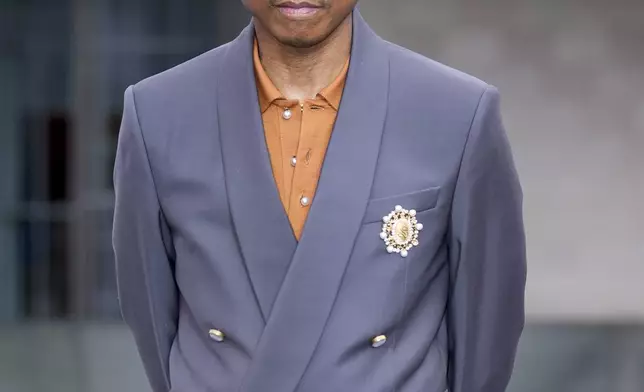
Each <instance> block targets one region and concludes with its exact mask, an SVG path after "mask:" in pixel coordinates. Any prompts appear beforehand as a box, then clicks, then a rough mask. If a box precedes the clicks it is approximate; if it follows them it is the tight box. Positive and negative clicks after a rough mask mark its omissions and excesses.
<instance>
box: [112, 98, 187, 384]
mask: <svg viewBox="0 0 644 392" xmlns="http://www.w3.org/2000/svg"><path fill="white" fill-rule="evenodd" d="M114 188H115V193H116V203H115V211H114V226H113V232H112V242H113V247H114V253H115V260H116V276H117V283H118V294H119V303H120V307H121V313H122V315H123V319H124V320H125V322H126V323H127V324H128V326H129V327H130V329H131V330H132V332H133V335H134V339H135V341H136V345H137V348H138V351H139V354H140V356H141V359H142V361H143V365H144V367H145V371H146V374H147V376H148V379H149V381H150V384H151V386H152V389H153V391H154V392H168V391H169V390H170V380H169V376H168V374H169V373H168V362H169V355H170V348H171V345H172V342H173V340H174V337H175V334H176V329H177V317H178V313H177V312H178V306H177V288H176V284H175V280H174V268H173V258H174V256H173V254H172V246H171V244H170V242H171V241H170V240H169V237H170V236H169V235H168V234H167V233H169V228H168V225H167V223H166V221H165V219H164V216H163V213H162V211H161V207H160V204H159V199H158V196H157V192H156V188H155V183H154V178H153V173H152V169H151V165H150V163H149V160H148V155H147V151H146V145H145V140H144V138H143V132H142V131H141V127H140V123H139V118H138V115H137V111H136V103H135V97H134V89H133V87H130V88H128V89H127V91H126V92H125V104H124V113H123V121H122V125H121V130H120V133H119V140H118V148H117V153H116V162H115V167H114Z"/></svg>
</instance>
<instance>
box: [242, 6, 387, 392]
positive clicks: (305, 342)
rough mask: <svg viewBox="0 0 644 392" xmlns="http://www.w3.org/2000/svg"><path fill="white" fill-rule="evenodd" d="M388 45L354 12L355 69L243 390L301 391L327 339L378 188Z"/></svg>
mask: <svg viewBox="0 0 644 392" xmlns="http://www.w3.org/2000/svg"><path fill="white" fill-rule="evenodd" d="M385 45H386V44H385V43H384V42H383V41H382V40H381V39H380V38H379V37H377V36H376V35H375V33H374V32H373V31H371V29H370V28H369V27H368V26H367V24H366V23H365V22H364V20H363V19H362V17H361V16H360V14H359V13H358V11H357V10H356V11H354V16H353V46H352V53H351V60H350V66H349V73H348V76H347V82H346V85H345V90H344V94H343V98H342V103H341V105H340V111H339V113H338V118H337V121H336V125H335V128H334V131H333V134H332V137H331V141H330V143H329V147H328V150H327V156H326V159H325V162H324V167H323V169H322V173H321V176H320V183H319V186H318V191H317V194H316V195H315V197H314V200H313V204H312V206H311V210H310V212H309V216H308V219H307V222H306V225H305V228H304V231H303V234H302V237H301V239H300V243H299V246H297V250H296V252H295V255H294V256H293V260H292V261H291V265H290V268H289V270H288V273H287V275H286V277H285V279H284V282H283V284H282V287H281V289H280V292H279V294H278V296H277V299H276V301H275V304H274V306H273V311H272V313H271V315H270V318H269V319H268V322H267V325H266V327H265V330H264V334H263V335H262V338H261V339H260V343H259V345H258V348H257V350H256V352H255V354H254V356H253V362H252V364H251V366H250V369H249V372H248V374H247V378H246V380H245V382H244V384H243V386H242V388H241V391H243V392H263V391H283V392H291V391H294V390H295V389H296V387H297V384H298V382H299V380H300V379H301V377H302V375H303V374H304V372H305V370H306V367H307V364H308V363H309V360H310V359H311V357H312V355H313V352H314V350H315V347H316V345H317V343H318V341H319V340H320V338H321V335H322V332H323V329H324V325H325V323H326V320H327V318H328V316H329V314H330V312H331V308H332V306H333V303H334V300H335V297H336V295H337V292H338V290H339V287H340V282H341V280H342V277H343V275H344V271H345V268H346V265H347V263H348V261H349V258H350V256H351V251H352V249H353V245H354V242H355V239H356V236H357V234H358V231H359V229H360V226H361V222H362V218H363V215H364V212H365V209H366V206H367V202H368V199H369V195H370V192H371V185H372V182H373V176H374V172H375V167H376V162H377V159H378V152H379V150H380V142H381V136H382V132H383V127H384V120H385V115H386V111H387V96H388V85H389V60H388V56H387V54H386V53H387V48H386V47H385ZM275 203H277V201H275ZM284 242H286V241H284ZM290 249H291V248H289V250H290ZM276 358H279V360H275V359H276Z"/></svg>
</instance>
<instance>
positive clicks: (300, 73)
mask: <svg viewBox="0 0 644 392" xmlns="http://www.w3.org/2000/svg"><path fill="white" fill-rule="evenodd" d="M255 34H256V37H257V43H258V45H259V52H260V58H261V62H262V66H263V67H264V70H265V71H266V74H267V75H268V77H269V78H270V79H271V81H272V82H273V84H274V85H275V87H277V89H278V90H279V91H280V92H281V93H282V94H283V95H284V97H285V98H287V99H297V100H304V99H311V98H315V96H316V95H317V94H318V93H319V92H320V91H321V90H322V89H324V88H325V87H326V86H328V85H329V84H331V82H333V80H334V79H335V78H336V77H337V76H338V74H339V73H340V72H341V71H342V69H343V68H344V66H345V64H346V62H347V61H348V60H349V55H350V53H351V35H352V21H351V15H349V17H347V19H346V20H345V21H344V22H342V24H341V25H340V26H339V27H338V28H337V29H336V30H335V31H334V32H333V33H332V34H331V35H330V36H329V37H328V38H327V39H326V40H324V41H323V42H321V43H319V44H318V45H316V46H314V47H311V48H306V49H300V48H293V47H289V46H286V45H283V44H282V43H280V42H278V41H277V40H276V39H275V38H274V37H272V36H271V35H270V34H269V33H268V32H267V31H266V30H265V29H263V28H262V27H261V26H258V25H255Z"/></svg>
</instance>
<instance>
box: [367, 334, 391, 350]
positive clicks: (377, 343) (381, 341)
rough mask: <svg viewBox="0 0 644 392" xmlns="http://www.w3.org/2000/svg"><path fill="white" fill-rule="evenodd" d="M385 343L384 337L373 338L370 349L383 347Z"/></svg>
mask: <svg viewBox="0 0 644 392" xmlns="http://www.w3.org/2000/svg"><path fill="white" fill-rule="evenodd" d="M386 342H387V336H386V335H378V336H376V337H375V338H373V339H371V347H374V348H378V347H381V346H382V345H384V344H385V343H386Z"/></svg>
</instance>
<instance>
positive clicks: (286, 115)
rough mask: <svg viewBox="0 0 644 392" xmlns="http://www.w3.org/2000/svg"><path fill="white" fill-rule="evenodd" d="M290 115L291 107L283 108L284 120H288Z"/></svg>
mask: <svg viewBox="0 0 644 392" xmlns="http://www.w3.org/2000/svg"><path fill="white" fill-rule="evenodd" d="M292 116H293V113H292V112H291V109H285V110H284V111H283V112H282V118H284V120H288V119H290V118H291V117H292Z"/></svg>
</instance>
